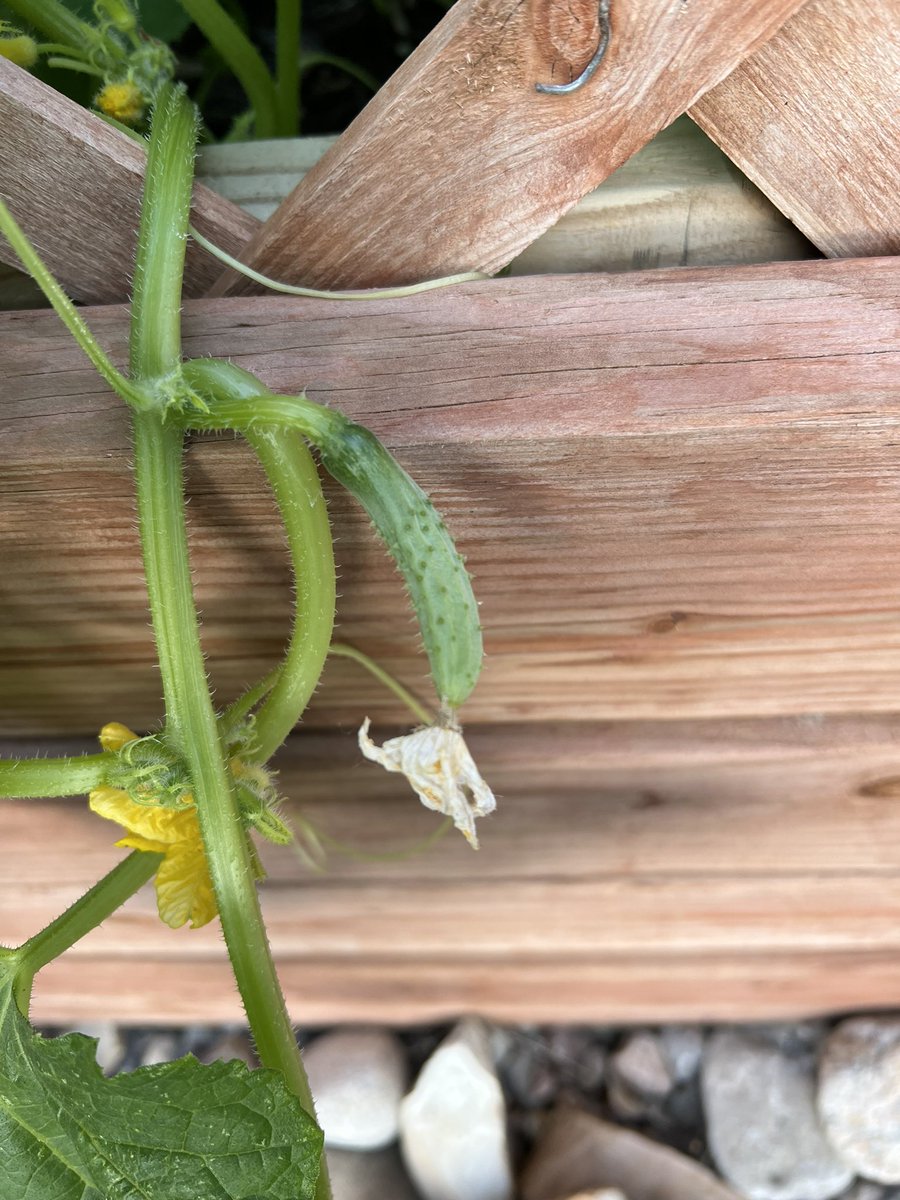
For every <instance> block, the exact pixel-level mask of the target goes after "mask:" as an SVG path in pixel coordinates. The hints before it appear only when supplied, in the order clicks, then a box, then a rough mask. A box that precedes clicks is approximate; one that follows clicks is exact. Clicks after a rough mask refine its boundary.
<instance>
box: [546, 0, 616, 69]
mask: <svg viewBox="0 0 900 1200" xmlns="http://www.w3.org/2000/svg"><path fill="white" fill-rule="evenodd" d="M535 8H536V12H535V19H534V38H535V49H536V51H537V58H538V61H539V62H541V63H544V64H546V65H545V68H544V70H545V73H546V82H547V83H569V82H571V80H573V79H575V78H576V77H577V76H578V75H580V74H581V72H582V71H583V70H584V67H585V64H586V63H587V62H589V61H590V59H591V57H592V55H593V53H594V51H595V50H596V48H597V42H598V40H599V37H600V22H599V19H598V12H599V6H598V3H597V0H568V2H567V3H566V4H559V3H558V0H538V3H537V4H536V6H535Z"/></svg>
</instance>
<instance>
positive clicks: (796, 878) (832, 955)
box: [0, 718, 900, 1024]
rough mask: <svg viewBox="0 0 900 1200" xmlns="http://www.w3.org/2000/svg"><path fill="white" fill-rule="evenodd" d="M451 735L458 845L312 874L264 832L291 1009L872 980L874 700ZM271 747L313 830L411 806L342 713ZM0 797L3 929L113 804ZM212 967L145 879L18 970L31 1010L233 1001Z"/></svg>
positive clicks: (63, 871) (696, 1010) (862, 991)
mask: <svg viewBox="0 0 900 1200" xmlns="http://www.w3.org/2000/svg"><path fill="white" fill-rule="evenodd" d="M470 740H471V743H472V746H473V750H474V752H475V754H476V756H477V758H478V760H479V763H480V765H481V766H482V767H483V769H484V771H485V772H486V774H487V775H488V776H489V777H490V778H491V780H492V783H493V784H494V786H495V787H496V788H497V790H498V792H499V793H500V795H501V801H500V806H499V809H498V812H497V814H496V815H495V816H494V817H493V818H491V819H490V820H489V821H487V822H485V823H484V825H483V830H482V849H481V851H480V852H479V853H478V854H473V853H472V851H471V850H470V849H469V848H468V846H466V845H465V844H464V842H463V841H462V839H461V838H458V837H456V836H455V835H454V836H451V837H448V838H447V839H446V840H445V841H444V842H442V843H441V844H440V845H439V846H438V847H437V848H435V849H434V850H432V851H431V852H430V853H429V854H428V855H427V856H420V857H413V858H412V859H409V860H407V861H405V862H391V863H369V862H366V863H361V862H352V861H349V860H347V859H342V858H340V857H333V858H332V860H331V870H330V871H329V873H328V874H326V875H320V876H315V875H310V874H309V873H308V872H307V871H306V870H305V869H304V868H303V867H302V866H300V865H299V864H298V862H297V860H296V858H295V857H294V855H293V852H292V851H290V850H289V849H286V848H276V847H265V848H264V851H265V858H266V864H267V866H268V868H269V872H270V881H269V883H268V884H266V885H265V887H264V905H265V909H266V917H267V922H268V925H269V930H270V935H271V938H272V943H273V947H274V950H275V954H276V957H277V961H278V967H279V973H280V975H281V977H282V979H283V981H284V982H285V985H286V988H287V992H288V996H289V1000H290V1004H291V1012H292V1016H293V1018H294V1019H295V1020H296V1021H299V1022H302V1023H306V1024H314V1023H317V1022H326V1021H327V1022H329V1023H330V1022H335V1021H350V1020H389V1021H398V1022H402V1021H422V1020H430V1019H435V1018H438V1017H442V1016H447V1015H449V1014H453V1013H457V1012H459V1011H462V1010H466V1009H476V1010H478V1011H480V1012H483V1013H485V1014H486V1015H490V1016H495V1017H498V1018H506V1019H520V1020H522V1019H524V1020H569V1021H577V1020H590V1021H616V1020H618V1021H628V1020H632V1021H634V1020H646V1021H662V1020H676V1019H681V1020H701V1019H734V1018H740V1019H745V1020H746V1019H765V1018H773V1017H786V1016H790V1015H800V1014H803V1013H813V1012H824V1011H833V1010H835V1009H841V1008H848V1007H868V1006H875V1005H879V1004H890V1003H894V1004H896V1002H897V999H898V996H900V966H898V962H900V932H898V931H900V868H898V867H897V861H898V846H900V734H898V731H897V728H896V722H895V721H894V720H893V719H892V718H868V719H863V718H826V719H817V720H810V719H808V718H795V719H784V718H779V719H771V720H747V721H695V722H691V721H679V722H673V723H672V724H670V725H660V724H659V723H642V722H617V723H606V724H592V723H583V722H582V723H577V724H567V725H564V726H554V725H547V726H541V727H539V728H537V729H535V728H522V727H518V728H514V729H509V728H475V729H473V730H472V733H471V739H470ZM20 749H21V750H23V751H24V750H26V749H30V748H29V747H20ZM279 765H280V784H281V787H282V790H283V791H284V792H285V793H286V794H288V795H292V796H294V797H296V798H302V800H301V801H300V807H299V810H298V811H301V812H302V813H303V814H304V815H305V816H306V817H307V818H308V819H310V820H312V821H313V822H314V823H315V824H316V825H317V827H318V828H319V829H320V830H322V831H324V832H326V833H328V834H330V835H331V836H334V837H338V838H340V839H343V840H347V841H350V842H351V843H352V844H354V845H356V846H359V847H365V848H367V849H369V850H378V849H386V848H390V847H396V846H398V845H409V844H411V843H412V842H413V841H414V840H415V839H417V838H418V837H421V836H423V835H424V834H425V833H426V832H427V831H428V830H429V829H432V828H433V822H434V820H435V818H434V816H433V814H429V813H427V812H425V810H423V809H422V808H421V806H420V805H419V804H418V803H417V801H416V800H415V798H414V797H413V795H412V793H411V792H409V791H408V789H407V787H406V785H405V783H404V782H403V781H402V780H398V779H397V778H396V777H390V776H388V775H386V774H385V773H384V772H380V771H378V770H377V769H376V768H375V767H374V766H372V765H371V764H368V763H363V762H362V761H361V760H360V758H359V754H358V751H357V749H356V746H355V739H354V738H353V737H352V735H349V734H348V735H345V736H340V735H335V734H330V735H324V736H323V735H318V736H317V735H307V734H302V735H300V736H298V737H295V738H293V739H292V740H291V741H290V742H289V744H288V746H287V748H286V750H285V751H284V753H283V754H282V756H281V759H280V763H279ZM295 804H296V801H295ZM291 811H294V809H293V808H292V810H291ZM0 818H2V821H0V829H2V834H3V838H4V846H5V848H6V854H7V862H8V864H9V868H8V870H7V872H6V875H5V877H4V881H3V883H2V884H0V927H2V928H3V929H4V933H5V936H6V937H8V938H11V939H12V940H17V939H19V938H22V937H25V936H27V935H28V934H30V933H31V932H33V931H34V930H36V929H37V928H38V927H39V926H40V924H41V923H42V922H43V921H44V920H45V919H48V918H49V917H50V916H52V915H54V914H55V913H56V911H58V909H59V908H60V907H61V906H63V905H64V904H65V903H68V902H69V901H71V900H72V899H74V898H75V897H76V896H77V895H78V894H79V892H80V891H81V890H83V888H84V887H85V886H86V885H87V884H88V883H89V882H91V881H92V880H93V879H94V878H95V877H96V874H97V873H98V872H99V871H102V870H104V869H107V868H108V867H109V866H111V865H112V864H113V863H114V862H115V861H116V858H117V856H118V855H119V853H120V852H119V851H116V850H115V849H114V847H113V845H112V842H113V840H114V837H115V830H114V827H113V826H112V825H109V824H108V823H106V822H103V821H100V820H98V819H97V818H94V817H92V816H91V815H90V814H89V813H87V812H86V811H85V808H84V805H83V804H82V803H81V802H79V801H76V800H71V801H52V802H50V801H48V802H38V801H22V802H19V803H15V802H13V803H9V804H5V805H4V807H3V809H2V813H0ZM225 971H226V967H225V958H224V950H223V947H222V944H221V938H220V936H219V934H218V931H217V929H216V928H215V927H214V926H213V927H209V928H207V929H205V930H201V931H182V932H181V933H180V934H178V935H173V934H172V933H171V931H169V930H167V929H165V928H164V927H163V926H162V925H160V924H159V922H158V921H157V919H156V917H155V914H154V900H153V896H152V893H151V892H149V891H147V892H144V893H142V894H141V895H140V896H139V897H137V898H136V899H135V900H134V901H133V902H131V903H130V904H129V905H128V906H126V908H125V909H124V910H123V911H122V912H121V913H119V914H117V915H116V916H115V917H114V918H112V919H111V920H110V921H108V922H106V923H105V924H104V926H103V928H102V929H99V930H96V931H95V932H94V933H92V934H91V935H90V936H89V937H88V938H86V939H85V940H84V941H83V942H82V943H80V944H79V945H78V946H77V947H75V948H74V949H73V951H72V952H71V953H70V954H69V955H67V956H66V958H65V959H64V960H63V961H62V962H60V963H56V964H54V965H53V966H52V967H51V968H50V969H48V970H47V971H46V972H44V973H43V974H42V975H41V977H40V980H39V983H38V989H37V994H36V1001H35V1003H36V1008H35V1015H36V1017H37V1018H38V1019H43V1020H54V1019H58V1020H61V1019H66V1020H71V1019H74V1018H76V1017H81V1018H83V1019H88V1018H91V1017H98V1016H103V1015H106V1014H107V1013H108V1012H109V1011H110V1009H113V1010H114V1011H115V1012H116V1013H117V1015H118V1014H120V1013H124V1014H125V1019H130V1020H133V1021H138V1022H140V1021H146V1020H147V1019H149V1018H150V1017H152V1018H153V1019H154V1020H157V1021H163V1022H164V1021H167V1020H172V1021H175V1020H182V1019H205V1020H211V1019H218V1020H240V1019H241V1014H240V1006H239V1001H238V999H237V997H236V995H235V994H234V993H233V989H232V988H231V987H230V986H229V984H228V982H227V977H226V974H225ZM175 980H180V982H179V983H178V984H177V985H176V984H175ZM210 1004H212V1005H213V1006H214V1008H213V1009H210V1008H209V1007H208V1006H209V1005H210Z"/></svg>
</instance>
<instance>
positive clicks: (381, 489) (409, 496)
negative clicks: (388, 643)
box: [185, 359, 483, 708]
mask: <svg viewBox="0 0 900 1200" xmlns="http://www.w3.org/2000/svg"><path fill="white" fill-rule="evenodd" d="M185 376H186V377H187V378H188V380H189V382H191V383H192V384H193V385H195V386H197V387H198V389H199V390H201V391H202V390H204V387H208V388H210V389H212V391H213V393H214V395H213V396H212V397H211V400H212V413H211V416H213V417H214V415H215V398H216V396H218V398H220V399H221V398H224V396H225V395H227V396H230V397H233V398H235V399H250V398H252V397H257V396H263V395H266V396H272V394H271V393H269V392H268V389H266V388H264V387H263V385H262V384H261V383H260V382H259V380H257V379H255V378H254V376H252V375H251V374H250V373H249V372H247V371H244V370H242V369H241V368H240V367H237V366H235V365H234V364H232V363H228V362H224V361H222V360H216V359H195V360H194V361H193V362H191V363H186V364H185ZM272 398H273V399H281V398H276V397H272ZM306 405H307V407H308V408H309V409H311V410H315V419H314V421H310V420H308V419H306V414H303V415H302V416H301V414H299V413H298V414H297V416H296V418H295V419H293V420H292V421H291V422H290V424H291V425H293V427H294V428H296V429H298V430H300V432H302V433H303V435H304V436H305V437H307V438H308V439H309V441H311V442H312V443H313V444H314V445H315V446H316V447H317V448H318V450H319V457H320V458H321V461H322V465H323V466H324V467H325V469H326V471H328V473H329V474H330V475H331V476H333V477H334V479H336V480H337V482H338V483H340V484H342V485H343V486H344V487H345V488H346V489H347V491H349V492H350V494H351V495H352V496H353V497H354V498H355V499H356V500H358V501H359V503H360V504H361V505H362V506H363V508H364V509H365V510H366V512H367V513H368V515H369V516H370V517H371V519H372V523H373V524H374V526H375V528H376V530H377V531H378V533H379V535H380V536H381V539H382V541H383V542H384V544H385V547H386V549H387V551H388V553H389V554H390V555H391V557H392V558H393V559H394V561H395V563H396V564H397V567H398V568H399V570H400V573H401V575H402V576H403V579H404V581H405V583H406V587H407V590H408V592H409V597H410V601H411V603H412V606H413V609H414V610H415V614H416V618H417V620H418V622H419V627H420V629H421V631H422V641H423V643H424V646H425V653H426V654H427V656H428V662H429V665H430V667H431V675H432V679H433V680H434V685H435V689H436V691H437V693H438V696H439V697H440V699H441V701H442V702H443V703H445V704H447V705H449V706H450V707H451V708H459V707H460V706H461V705H462V704H463V702H464V701H465V700H466V699H467V698H468V696H469V695H470V693H471V692H472V690H473V688H474V687H475V684H476V683H477V681H478V676H479V674H480V672H481V661H482V656H483V648H482V639H481V625H480V622H479V617H478V605H477V602H476V600H475V595H474V593H473V591H472V583H471V580H470V578H469V574H468V572H467V571H466V568H465V565H464V563H463V559H462V556H461V555H460V553H459V551H458V550H457V549H456V546H455V544H454V542H453V539H452V538H451V537H450V534H449V533H448V532H447V528H446V526H445V525H444V522H443V521H442V520H441V517H440V515H439V514H438V512H437V510H436V509H435V507H434V505H433V504H432V503H431V501H430V500H429V498H428V497H427V496H426V495H425V493H424V492H423V491H422V489H421V488H420V487H419V486H418V484H417V483H415V482H414V480H412V479H411V478H410V476H409V475H407V473H406V471H404V469H403V468H402V467H401V466H400V464H399V463H398V462H397V461H396V459H394V458H393V456H392V455H391V454H390V453H389V452H388V450H386V449H385V447H384V446H383V445H382V444H381V442H380V441H379V440H378V438H376V437H375V435H374V434H373V433H371V432H370V431H369V430H368V429H366V428H365V427H364V426H362V425H357V424H356V423H355V422H353V421H351V420H349V419H348V418H347V417H345V416H344V415H343V414H342V413H339V412H337V411H335V410H334V409H328V408H324V407H322V406H320V405H311V404H310V403H309V402H308V401H307V402H306ZM310 415H312V414H310ZM265 421H266V419H265V418H264V417H262V416H261V417H260V424H263V423H264V422H265ZM266 423H267V422H266ZM283 423H284V424H288V421H287V420H286V419H284V420H283ZM197 424H198V425H202V424H203V420H202V419H199V420H198V421H197Z"/></svg>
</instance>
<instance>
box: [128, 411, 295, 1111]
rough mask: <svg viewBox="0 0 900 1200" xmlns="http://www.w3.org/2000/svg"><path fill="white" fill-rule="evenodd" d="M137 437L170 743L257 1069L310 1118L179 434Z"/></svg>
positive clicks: (148, 421)
mask: <svg viewBox="0 0 900 1200" xmlns="http://www.w3.org/2000/svg"><path fill="white" fill-rule="evenodd" d="M134 432H135V437H134V466H135V474H136V477H137V491H138V519H139V524H140V529H141V540H142V546H143V552H144V566H145V570H146V574H147V590H148V593H149V596H150V610H151V615H152V620H153V628H154V631H155V634H156V642H157V647H158V651H159V664H160V672H161V675H162V681H163V693H164V695H165V700H166V731H167V735H168V736H169V737H170V738H171V740H172V742H173V745H174V748H175V749H176V750H177V751H178V752H179V753H180V754H182V755H183V757H184V759H185V762H186V763H187V766H188V770H189V772H190V776H191V781H192V783H193V788H194V799H195V801H196V804H197V815H198V817H199V820H200V832H201V834H202V836H203V844H204V848H205V850H206V854H207V858H208V860H209V869H210V875H211V876H212V881H213V886H214V888H215V892H216V898H217V900H218V904H219V914H220V917H221V920H222V932H223V933H224V935H225V943H226V945H227V947H228V954H229V957H230V959H231V965H232V968H233V970H234V975H235V979H236V980H237V984H238V988H239V990H240V993H241V998H242V1000H243V1002H244V1007H245V1009H246V1011H247V1018H248V1020H249V1022H250V1027H251V1029H252V1031H253V1036H254V1039H255V1040H256V1045H257V1049H258V1051H259V1058H260V1062H261V1063H262V1064H263V1065H264V1066H267V1067H274V1068H275V1069H277V1070H280V1071H282V1072H283V1073H284V1075H285V1078H286V1080H287V1082H288V1085H289V1086H290V1088H291V1089H292V1091H293V1092H294V1093H295V1094H296V1095H297V1096H298V1097H299V1099H300V1102H301V1103H302V1104H303V1106H304V1108H306V1109H307V1111H308V1112H310V1113H313V1103H312V1096H311V1094H310V1090H309V1084H308V1082H307V1080H306V1074H305V1072H304V1070H303V1066H302V1064H301V1062H300V1055H299V1051H298V1049H297V1041H296V1038H295V1037H294V1033H293V1030H292V1028H291V1023H290V1019H289V1017H288V1014H287V1009H286V1007H285V1003H284V997H283V996H282V994H281V988H280V986H279V983H278V976H277V974H276V972H275V964H274V962H273V961H272V955H271V951H270V949H269V943H268V939H267V937H266V930H265V925H264V923H263V919H262V912H261V910H260V905H259V896H258V894H257V891H256V885H255V883H254V880H253V869H252V864H251V861H250V855H249V853H248V849H247V842H246V838H245V837H244V830H243V826H242V824H241V816H240V810H239V807H238V803H237V799H236V797H235V795H234V789H233V787H232V783H231V778H230V775H229V773H228V770H227V768H226V765H225V760H224V750H223V747H222V745H221V743H220V740H219V731H218V728H217V724H216V714H215V710H214V708H213V704H212V699H211V697H210V694H209V687H208V684H207V679H206V669H205V665H204V661H203V654H202V650H201V647H200V630H199V623H198V621H197V614H196V609H195V607H194V599H193V592H192V588H191V577H190V568H189V564H188V545H187V529H186V525H185V519H184V495H183V491H182V479H181V450H182V436H183V435H182V433H181V431H180V430H179V429H174V428H171V427H165V426H164V425H163V424H162V421H161V420H160V418H159V416H157V415H156V414H154V413H137V414H135V419H134Z"/></svg>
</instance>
